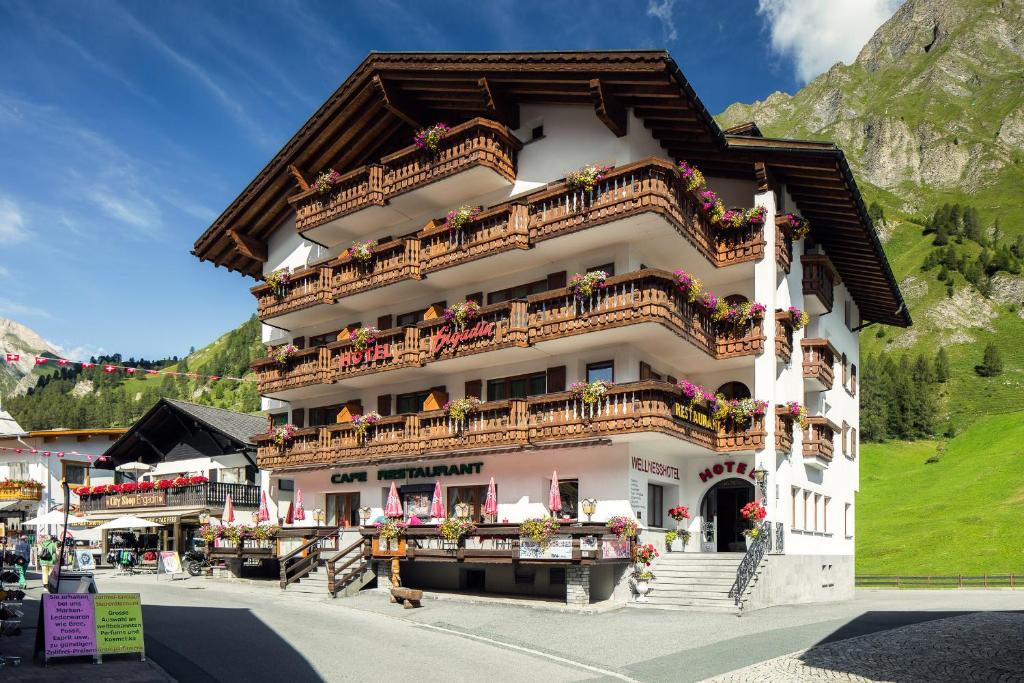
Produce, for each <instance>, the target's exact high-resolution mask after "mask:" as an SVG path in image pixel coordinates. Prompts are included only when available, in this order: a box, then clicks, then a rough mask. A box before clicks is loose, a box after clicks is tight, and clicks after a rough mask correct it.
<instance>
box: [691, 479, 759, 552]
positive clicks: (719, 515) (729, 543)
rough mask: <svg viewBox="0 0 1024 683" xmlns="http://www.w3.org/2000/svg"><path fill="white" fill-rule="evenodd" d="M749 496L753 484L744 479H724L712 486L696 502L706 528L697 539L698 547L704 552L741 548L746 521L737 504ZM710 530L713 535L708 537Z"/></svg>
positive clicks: (735, 550) (751, 496)
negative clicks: (701, 499) (699, 502)
mask: <svg viewBox="0 0 1024 683" xmlns="http://www.w3.org/2000/svg"><path fill="white" fill-rule="evenodd" d="M752 500H754V485H753V484H751V483H750V482H749V481H746V480H745V479H725V480H723V481H720V482H718V483H717V484H715V485H714V486H712V487H711V489H710V490H709V491H708V492H707V493H705V494H704V500H703V501H701V504H700V514H701V518H702V519H703V522H704V527H705V530H706V531H705V537H704V538H702V539H701V541H702V543H701V549H702V550H704V551H705V552H715V551H717V552H720V553H725V552H744V551H745V550H746V542H745V541H744V539H743V530H744V529H746V528H747V522H746V520H745V519H743V517H741V516H740V508H742V507H743V506H744V505H746V504H747V503H749V502H751V501H752ZM708 532H710V533H708ZM712 533H713V534H714V536H713V538H709V536H711V534H712Z"/></svg>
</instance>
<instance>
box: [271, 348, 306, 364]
mask: <svg viewBox="0 0 1024 683" xmlns="http://www.w3.org/2000/svg"><path fill="white" fill-rule="evenodd" d="M298 352H299V349H298V347H296V346H294V345H292V344H282V345H281V346H277V347H274V346H271V347H268V348H267V357H268V358H273V359H274V362H275V363H277V364H278V365H286V364H287V363H288V359H289V358H291V357H292V356H294V355H295V354H296V353H298Z"/></svg>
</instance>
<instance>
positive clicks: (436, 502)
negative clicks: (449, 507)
mask: <svg viewBox="0 0 1024 683" xmlns="http://www.w3.org/2000/svg"><path fill="white" fill-rule="evenodd" d="M430 516H431V517H434V518H437V519H440V518H441V517H444V500H442V499H441V480H440V479H438V480H437V483H435V484H434V499H433V500H431V501H430Z"/></svg>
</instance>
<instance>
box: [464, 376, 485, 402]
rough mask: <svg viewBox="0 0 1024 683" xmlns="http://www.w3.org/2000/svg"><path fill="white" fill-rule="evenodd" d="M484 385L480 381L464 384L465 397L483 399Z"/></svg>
mask: <svg viewBox="0 0 1024 683" xmlns="http://www.w3.org/2000/svg"><path fill="white" fill-rule="evenodd" d="M483 391H484V383H483V381H482V380H479V379H474V380H470V381H468V382H466V397H467V398H468V397H470V396H475V397H477V398H483Z"/></svg>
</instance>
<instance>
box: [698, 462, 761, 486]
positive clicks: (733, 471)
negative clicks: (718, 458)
mask: <svg viewBox="0 0 1024 683" xmlns="http://www.w3.org/2000/svg"><path fill="white" fill-rule="evenodd" d="M723 474H725V475H727V476H734V477H735V476H740V477H744V476H745V477H747V478H748V479H750V480H751V481H753V480H754V465H753V464H752V463H751V464H750V465H748V464H747V463H745V462H736V461H735V460H723V461H722V462H716V463H715V464H713V465H711V466H710V467H705V468H704V471H703V472H698V473H697V476H698V477H699V478H700V480H701V481H702V482H705V481H709V480H711V479H714V478H715V477H720V476H722V475H723Z"/></svg>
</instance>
